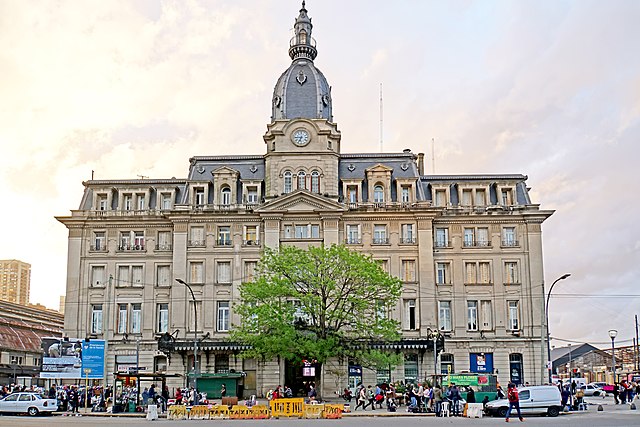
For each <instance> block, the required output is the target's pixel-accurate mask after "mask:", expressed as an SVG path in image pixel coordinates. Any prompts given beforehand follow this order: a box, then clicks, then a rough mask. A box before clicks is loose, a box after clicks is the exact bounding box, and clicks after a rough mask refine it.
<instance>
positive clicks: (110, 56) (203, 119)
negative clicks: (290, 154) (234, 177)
mask: <svg viewBox="0 0 640 427" xmlns="http://www.w3.org/2000/svg"><path fill="white" fill-rule="evenodd" d="M306 6H307V9H308V11H309V15H310V16H311V18H312V22H313V24H314V28H313V36H314V38H315V39H316V40H317V48H318V57H317V58H316V60H315V65H316V66H317V67H318V68H319V69H320V70H322V72H323V73H324V74H325V76H326V77H327V79H328V81H329V84H330V85H332V98H333V115H334V121H335V122H336V123H337V124H338V126H339V129H340V130H341V132H342V144H341V145H342V150H343V152H378V151H379V150H380V100H379V98H380V85H381V84H382V87H383V94H384V95H383V97H384V108H383V110H384V114H383V116H384V122H383V132H382V135H383V148H384V151H387V152H400V151H402V150H403V149H404V148H410V149H411V150H412V151H413V152H414V153H418V152H424V153H425V154H426V155H427V158H426V161H425V166H426V169H427V171H426V172H427V173H432V172H433V167H432V165H434V164H435V172H436V173H438V174H471V173H487V174H501V173H522V174H525V175H527V176H528V177H529V179H528V181H527V184H528V186H529V187H531V197H532V200H533V202H534V203H539V204H540V205H541V207H542V208H543V209H553V210H555V211H556V212H555V214H554V215H553V216H552V217H551V218H550V219H548V220H547V221H546V222H545V223H544V225H543V243H544V263H545V282H546V284H547V286H548V285H549V284H551V283H552V282H553V281H554V280H555V279H556V278H558V277H560V276H561V275H563V274H565V273H571V277H570V278H568V279H566V280H563V281H561V282H559V283H558V284H557V285H556V287H555V288H554V292H553V294H554V295H556V296H555V297H552V298H551V303H550V324H551V334H552V336H554V337H558V338H562V339H567V340H574V341H580V342H581V341H588V342H591V343H596V344H597V343H600V344H601V345H603V346H606V344H607V343H608V342H609V337H608V333H607V331H608V330H609V329H617V330H618V331H619V335H618V338H617V339H616V342H617V343H620V344H631V338H632V336H633V334H634V315H635V314H640V313H639V312H640V286H638V281H639V280H640V231H639V230H640V227H638V223H637V218H638V211H639V209H640V198H636V197H635V196H634V194H635V193H636V192H637V191H638V188H636V185H639V186H640V180H639V179H638V174H637V173H636V172H637V171H636V170H635V168H636V167H638V166H637V164H638V163H637V159H638V155H639V154H640V144H639V142H640V55H639V54H638V53H639V52H640V25H638V22H640V2H637V1H635V0H628V1H620V0H608V1H606V2H603V1H588V0H580V1H561V0H543V1H539V0H520V1H506V0H505V1H491V0H485V1H470V0H465V1H456V0H450V1H417V0H414V1H409V0H396V1H393V2H389V1H377V0H349V1H344V0H322V1H319V0H309V1H307V5H306ZM299 9H300V3H299V2H298V1H293V0H286V1H285V0H277V1H276V0H272V1H265V0H262V1H258V0H227V1H225V0H209V1H195V0H184V1H181V0H180V1H178V0H176V1H169V0H166V1H156V0H129V1H118V0H111V1H108V2H105V1H102V0H94V1H65V0H58V1H47V0H43V1H22V0H0V47H1V49H0V70H2V71H1V75H2V77H1V78H0V192H1V193H0V195H1V196H2V198H1V200H2V201H3V208H2V209H0V221H2V224H4V225H5V226H4V229H3V231H2V238H1V239H0V259H14V258H15V259H20V260H22V261H25V262H28V263H30V264H31V265H32V276H31V301H32V302H33V303H41V304H44V305H46V306H48V307H51V308H55V309H57V308H58V301H59V296H60V295H63V294H64V292H65V281H66V256H67V229H66V228H65V227H64V226H63V225H62V224H60V223H59V222H57V221H56V220H55V218H54V217H55V216H65V215H69V214H70V210H72V209H77V208H78V206H79V204H80V199H81V197H82V192H83V185H82V182H83V181H84V180H89V179H91V174H92V171H94V176H95V178H96V179H128V178H129V179H130V178H137V177H139V176H148V177H151V178H171V177H177V178H184V177H186V175H187V171H188V166H189V163H188V159H189V158H190V157H191V156H194V155H221V154H263V153H264V152H265V151H266V150H265V145H264V141H263V139H262V135H263V134H264V133H265V131H266V125H267V124H268V123H269V122H270V114H271V109H270V107H271V98H272V91H273V86H274V85H275V83H276V80H277V78H278V77H279V76H280V74H281V73H282V72H283V71H284V70H285V69H286V68H287V67H288V66H289V64H290V62H291V61H290V58H289V56H288V54H287V51H288V43H289V39H290V37H291V30H292V28H293V23H294V19H295V17H296V16H297V15H298V10H299ZM432 139H433V141H434V144H433V146H432V143H431V141H432ZM432 149H433V152H434V154H435V157H434V159H433V160H434V161H433V162H432V158H431V152H432ZM553 344H554V345H558V346H562V345H564V344H563V342H561V341H557V340H556V341H554V343H553Z"/></svg>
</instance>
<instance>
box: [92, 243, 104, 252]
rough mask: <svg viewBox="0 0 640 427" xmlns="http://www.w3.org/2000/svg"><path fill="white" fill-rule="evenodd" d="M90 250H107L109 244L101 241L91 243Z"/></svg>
mask: <svg viewBox="0 0 640 427" xmlns="http://www.w3.org/2000/svg"><path fill="white" fill-rule="evenodd" d="M89 251H90V252H107V245H106V243H101V244H99V245H91V246H89Z"/></svg>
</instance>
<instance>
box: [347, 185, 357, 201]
mask: <svg viewBox="0 0 640 427" xmlns="http://www.w3.org/2000/svg"><path fill="white" fill-rule="evenodd" d="M347 198H348V199H349V203H358V187H357V186H355V185H350V186H348V187H347Z"/></svg>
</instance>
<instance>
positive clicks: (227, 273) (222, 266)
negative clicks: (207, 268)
mask: <svg viewBox="0 0 640 427" xmlns="http://www.w3.org/2000/svg"><path fill="white" fill-rule="evenodd" d="M217 267H218V283H224V284H229V283H231V261H218V265H217Z"/></svg>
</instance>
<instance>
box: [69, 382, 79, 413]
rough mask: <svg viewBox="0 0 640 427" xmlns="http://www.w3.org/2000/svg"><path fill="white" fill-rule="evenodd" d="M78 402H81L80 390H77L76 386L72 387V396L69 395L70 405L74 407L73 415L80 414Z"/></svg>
mask: <svg viewBox="0 0 640 427" xmlns="http://www.w3.org/2000/svg"><path fill="white" fill-rule="evenodd" d="M78 400H79V395H78V389H77V388H76V386H72V387H71V394H70V395H69V403H70V404H71V406H72V409H71V413H74V412H75V413H78Z"/></svg>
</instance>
